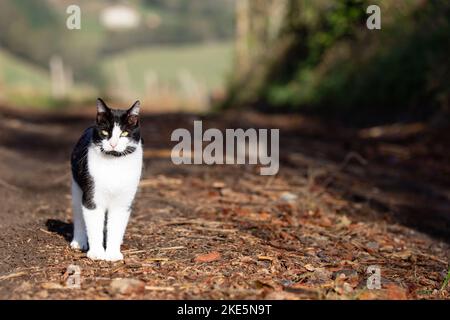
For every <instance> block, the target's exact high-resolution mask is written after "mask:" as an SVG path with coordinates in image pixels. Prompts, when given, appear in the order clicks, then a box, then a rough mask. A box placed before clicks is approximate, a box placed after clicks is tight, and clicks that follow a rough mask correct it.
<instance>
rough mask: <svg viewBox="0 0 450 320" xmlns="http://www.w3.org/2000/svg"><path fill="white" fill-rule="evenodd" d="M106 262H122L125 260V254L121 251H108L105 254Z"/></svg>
mask: <svg viewBox="0 0 450 320" xmlns="http://www.w3.org/2000/svg"><path fill="white" fill-rule="evenodd" d="M105 260H106V261H120V260H123V254H122V253H121V252H120V251H108V250H106V252H105Z"/></svg>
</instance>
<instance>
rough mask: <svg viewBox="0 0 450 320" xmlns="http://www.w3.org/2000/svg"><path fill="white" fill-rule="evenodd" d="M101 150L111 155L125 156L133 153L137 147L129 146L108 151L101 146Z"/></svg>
mask: <svg viewBox="0 0 450 320" xmlns="http://www.w3.org/2000/svg"><path fill="white" fill-rule="evenodd" d="M100 151H101V152H102V153H104V154H106V155H109V156H113V157H123V156H126V155H129V154H131V153H133V152H134V151H136V147H132V146H128V147H126V148H125V150H124V151H115V150H111V151H106V150H105V149H103V147H100Z"/></svg>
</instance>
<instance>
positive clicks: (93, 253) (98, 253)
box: [87, 249, 105, 260]
mask: <svg viewBox="0 0 450 320" xmlns="http://www.w3.org/2000/svg"><path fill="white" fill-rule="evenodd" d="M87 257H88V258H89V259H92V260H105V250H103V249H99V250H93V249H90V250H89V251H88V252H87Z"/></svg>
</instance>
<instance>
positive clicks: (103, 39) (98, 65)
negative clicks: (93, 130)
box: [0, 0, 235, 110]
mask: <svg viewBox="0 0 450 320" xmlns="http://www.w3.org/2000/svg"><path fill="white" fill-rule="evenodd" d="M70 5H78V6H79V7H80V8H81V29H80V30H69V29H68V28H67V27H66V20H67V19H68V18H69V17H70V15H71V14H69V13H66V9H67V8H68V7H69V6H70ZM234 9H235V8H234V1H233V0H217V1H204V0H194V1H182V0H168V1H162V0H135V1H108V0H100V1H88V0H67V1H55V0H39V1H29V0H19V1H15V0H14V1H13V0H5V1H1V3H0V20H1V22H0V30H1V33H0V99H1V101H2V102H3V103H7V104H13V105H20V106H22V105H28V106H37V107H63V106H68V105H70V104H77V103H82V102H84V101H91V100H92V99H94V98H95V97H96V96H98V95H101V96H107V97H109V98H110V99H115V100H123V101H127V102H129V101H130V100H133V99H136V98H137V97H139V98H140V99H142V100H143V101H145V102H146V103H147V104H148V105H149V107H153V108H159V109H160V110H168V109H178V108H192V107H194V108H205V107H206V106H208V105H209V101H208V99H209V96H210V95H214V94H217V95H223V92H224V86H225V78H226V75H227V73H229V72H230V71H231V61H232V52H233V43H232V42H233V37H234V22H233V21H234ZM71 13H72V12H71ZM161 106H162V107H161ZM161 108H162V109H161Z"/></svg>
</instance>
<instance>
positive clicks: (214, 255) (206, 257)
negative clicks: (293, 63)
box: [195, 251, 221, 262]
mask: <svg viewBox="0 0 450 320" xmlns="http://www.w3.org/2000/svg"><path fill="white" fill-rule="evenodd" d="M220 257H221V256H220V253H219V252H217V251H213V252H210V253H207V254H202V255H199V256H196V257H195V262H212V261H216V260H219V259H220Z"/></svg>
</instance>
